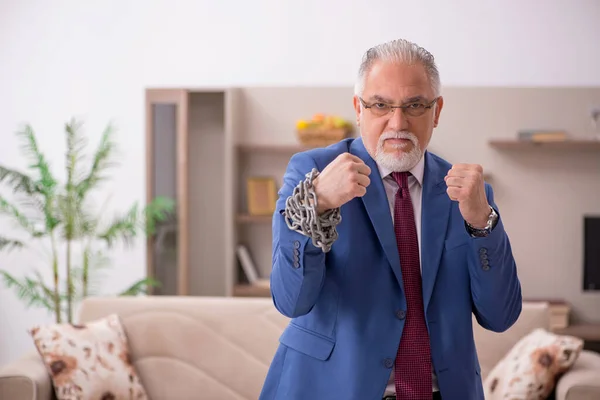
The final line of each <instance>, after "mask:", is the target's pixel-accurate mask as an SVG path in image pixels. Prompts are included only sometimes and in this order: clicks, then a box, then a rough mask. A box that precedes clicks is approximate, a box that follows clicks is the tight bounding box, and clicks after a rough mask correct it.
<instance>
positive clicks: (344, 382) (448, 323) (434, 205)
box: [260, 139, 522, 400]
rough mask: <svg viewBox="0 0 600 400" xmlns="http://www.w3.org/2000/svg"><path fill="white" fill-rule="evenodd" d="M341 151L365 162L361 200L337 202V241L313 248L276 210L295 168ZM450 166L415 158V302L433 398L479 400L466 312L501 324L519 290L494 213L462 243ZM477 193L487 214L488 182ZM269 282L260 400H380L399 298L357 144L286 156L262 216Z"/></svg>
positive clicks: (301, 172) (379, 208) (385, 224)
mask: <svg viewBox="0 0 600 400" xmlns="http://www.w3.org/2000/svg"><path fill="white" fill-rule="evenodd" d="M344 152H350V153H352V154H354V155H356V156H358V157H360V158H361V159H362V160H363V161H364V162H365V163H366V164H367V165H368V166H369V167H370V168H371V176H370V177H371V184H370V186H369V187H368V188H367V193H366V195H365V196H364V197H362V198H355V199H353V200H351V201H350V202H348V203H347V204H345V205H344V206H342V207H341V214H342V222H341V223H340V225H338V232H339V238H338V239H337V241H336V242H335V243H334V245H333V247H332V249H331V251H330V252H329V253H323V252H322V251H321V249H319V248H317V247H315V246H314V245H313V244H312V242H311V239H309V238H308V237H306V236H304V235H302V234H300V233H297V232H294V231H292V230H290V229H288V227H287V225H286V223H285V220H284V217H283V216H282V215H281V211H282V210H283V209H284V208H285V201H286V199H287V197H288V196H290V194H292V191H293V189H294V187H295V186H296V185H297V184H298V182H300V181H301V180H303V179H304V178H305V174H306V173H308V172H309V171H310V170H311V169H312V168H313V167H316V168H317V169H318V170H319V171H322V170H323V169H324V168H325V166H327V164H329V163H330V162H331V161H332V160H334V159H335V158H336V157H337V156H338V155H340V154H341V153H344ZM450 168H451V165H450V164H449V163H448V162H446V161H444V160H442V159H441V158H439V157H438V156H435V155H433V154H431V153H429V152H426V153H425V174H424V178H423V200H422V232H421V237H422V239H421V246H422V260H421V263H422V276H423V301H424V306H425V314H426V321H427V325H428V329H429V334H430V340H431V352H432V358H433V363H434V367H435V372H436V374H437V377H438V384H439V387H440V391H441V394H442V396H443V398H444V399H452V400H453V399H461V400H468V399H478V400H479V399H483V388H482V383H481V377H480V367H479V361H478V358H477V353H476V349H475V344H474V340H473V327H472V315H473V313H474V315H475V316H476V319H477V321H478V322H479V324H481V325H482V326H483V327H485V328H487V329H490V330H492V331H496V332H501V331H504V330H506V329H508V328H509V327H510V326H511V325H512V324H513V323H514V322H515V321H516V320H517V318H518V317H519V314H520V312H521V303H522V299H521V286H520V283H519V279H518V277H517V269H516V265H515V260H514V258H513V255H512V252H511V247H510V243H509V239H508V237H507V235H506V232H505V231H504V226H503V223H502V217H500V219H499V221H498V223H497V225H496V226H495V228H494V230H493V231H492V233H491V234H490V235H489V236H487V237H485V238H472V237H471V236H470V235H469V234H468V233H467V230H466V228H465V224H464V220H463V218H462V216H461V214H460V211H459V209H458V203H456V202H453V201H451V200H450V199H449V197H448V195H447V194H446V184H445V182H444V176H445V175H446V173H447V171H448V170H449V169H450ZM485 189H486V194H487V197H488V201H489V203H490V205H492V206H493V207H494V208H495V209H496V211H498V208H497V206H496V205H495V204H494V198H493V192H492V188H491V187H490V186H489V184H487V183H486V185H485ZM498 213H499V212H498ZM499 214H500V213H499ZM270 279H271V292H272V297H273V301H274V304H275V307H276V308H277V309H278V310H279V311H280V312H281V313H282V314H284V315H286V316H288V317H290V318H291V321H290V323H289V325H288V327H287V328H286V329H285V331H284V333H283V334H282V336H281V338H280V345H279V347H278V349H277V351H276V354H275V356H274V359H273V361H272V364H271V367H270V369H269V372H268V374H267V377H266V380H265V383H264V386H263V390H262V393H261V396H260V399H262V400H272V399H277V400H308V399H310V400H331V399H344V400H354V399H355V400H380V399H381V398H382V396H383V393H384V390H385V387H386V385H387V382H388V379H389V377H390V373H391V371H392V366H393V361H394V359H395V355H396V351H397V349H398V344H399V341H400V337H401V335H402V329H403V327H404V319H403V318H404V314H403V311H404V310H406V299H405V297H404V291H403V283H402V273H401V270H400V261H399V256H398V249H397V245H396V239H395V235H394V228H393V222H392V217H391V215H390V210H389V206H388V202H387V197H386V194H385V190H384V186H383V181H382V179H381V177H380V175H379V171H378V168H377V165H376V163H375V162H374V160H373V159H372V158H371V157H370V156H369V154H368V153H367V151H366V149H365V147H364V145H363V143H362V140H361V139H346V140H344V141H342V142H340V143H337V144H335V145H332V146H329V147H327V148H324V149H314V150H309V151H306V152H302V153H299V154H296V155H294V156H293V157H292V158H291V160H290V162H289V165H288V168H287V171H286V173H285V176H284V182H283V186H282V188H281V190H280V192H279V200H278V202H277V210H276V212H275V214H274V217H273V269H272V273H271V278H270Z"/></svg>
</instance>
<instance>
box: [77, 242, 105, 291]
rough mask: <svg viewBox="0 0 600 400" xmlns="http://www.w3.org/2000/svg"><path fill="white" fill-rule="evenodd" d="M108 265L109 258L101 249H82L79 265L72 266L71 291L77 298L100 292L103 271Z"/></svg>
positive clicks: (103, 276)
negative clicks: (94, 250) (81, 258)
mask: <svg viewBox="0 0 600 400" xmlns="http://www.w3.org/2000/svg"><path fill="white" fill-rule="evenodd" d="M109 267H110V258H109V257H108V256H107V255H106V254H104V253H103V252H101V251H96V252H91V251H90V250H89V249H87V250H86V251H84V255H83V263H82V265H81V266H76V267H73V269H72V279H73V293H75V294H76V297H77V298H78V299H83V298H85V297H87V296H94V295H98V294H100V289H101V286H102V281H103V280H104V278H105V275H104V273H103V272H104V271H105V270H107V269H108V268H109Z"/></svg>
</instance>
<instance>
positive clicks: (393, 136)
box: [379, 131, 418, 145]
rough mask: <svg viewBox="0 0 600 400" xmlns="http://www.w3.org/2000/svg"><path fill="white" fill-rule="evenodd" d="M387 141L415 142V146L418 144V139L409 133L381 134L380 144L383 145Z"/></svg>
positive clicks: (390, 132) (392, 132) (393, 132)
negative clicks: (406, 140)
mask: <svg viewBox="0 0 600 400" xmlns="http://www.w3.org/2000/svg"><path fill="white" fill-rule="evenodd" d="M386 139H408V140H410V141H411V142H413V144H415V145H416V144H417V142H418V139H417V137H416V136H415V135H414V134H413V133H411V132H408V131H388V132H384V133H382V134H381V136H380V137H379V143H383V141H384V140H386Z"/></svg>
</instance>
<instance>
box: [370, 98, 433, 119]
mask: <svg viewBox="0 0 600 400" xmlns="http://www.w3.org/2000/svg"><path fill="white" fill-rule="evenodd" d="M358 99H359V100H360V102H361V103H362V105H363V107H364V108H368V109H369V110H370V111H371V112H372V113H373V115H375V116H377V117H383V116H384V115H387V114H391V113H393V112H394V109H395V108H400V109H402V111H403V112H404V114H405V115H408V116H411V117H420V116H421V115H423V114H425V112H426V111H427V110H429V109H430V108H431V107H433V106H434V104H435V102H436V101H437V100H438V97H436V98H435V99H433V100H432V101H431V102H429V103H420V102H414V103H408V104H404V105H401V106H392V105H390V104H386V103H381V102H376V103H372V104H367V103H366V102H365V101H364V100H363V99H362V98H360V97H359V98H358Z"/></svg>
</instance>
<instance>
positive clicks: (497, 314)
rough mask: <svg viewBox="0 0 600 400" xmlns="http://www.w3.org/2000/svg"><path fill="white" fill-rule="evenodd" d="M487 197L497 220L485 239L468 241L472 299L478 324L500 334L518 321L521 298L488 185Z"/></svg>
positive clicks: (501, 224) (510, 251) (511, 255)
mask: <svg viewBox="0 0 600 400" xmlns="http://www.w3.org/2000/svg"><path fill="white" fill-rule="evenodd" d="M486 195H487V197H488V202H489V204H490V205H491V206H492V207H493V208H494V209H495V210H496V212H497V213H498V216H499V218H498V222H497V224H496V226H495V227H494V228H493V230H492V232H491V233H490V234H489V235H488V236H487V237H481V238H472V239H471V252H470V254H469V274H470V278H471V298H472V301H473V305H474V308H473V312H474V314H475V317H476V319H477V321H478V323H479V324H480V325H481V326H482V327H484V328H486V329H488V330H491V331H494V332H503V331H505V330H507V329H508V328H510V327H511V326H512V325H513V324H514V323H515V322H516V321H517V319H518V318H519V315H520V314H521V308H522V302H523V299H522V294H521V284H520V282H519V278H518V275H517V265H516V262H515V259H514V257H513V254H512V249H511V245H510V241H509V238H508V235H507V233H506V231H505V230H504V224H503V222H502V217H501V216H500V212H499V211H498V207H497V205H496V204H495V203H494V192H493V189H492V187H491V186H490V185H489V184H486Z"/></svg>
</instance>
